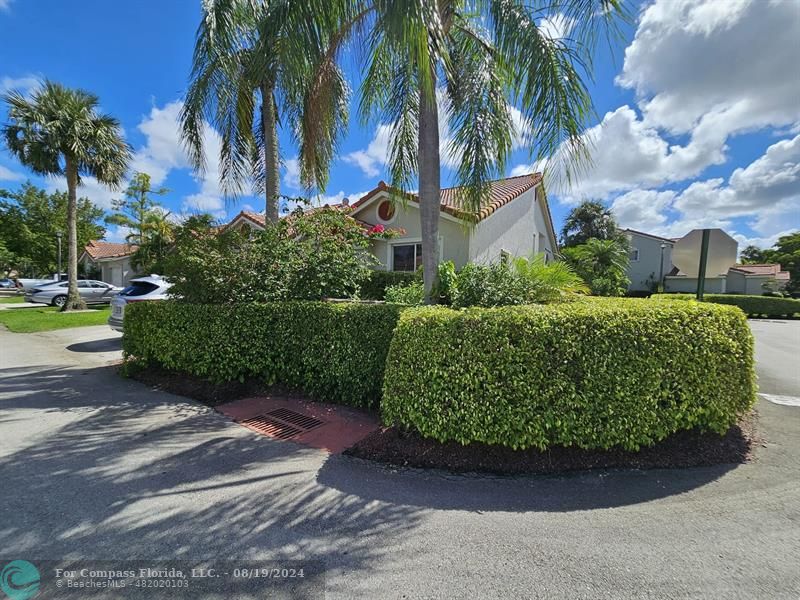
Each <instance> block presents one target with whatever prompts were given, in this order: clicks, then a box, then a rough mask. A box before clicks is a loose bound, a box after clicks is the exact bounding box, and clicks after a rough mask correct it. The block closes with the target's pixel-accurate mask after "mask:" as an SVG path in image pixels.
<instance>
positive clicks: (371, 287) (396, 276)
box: [360, 271, 422, 300]
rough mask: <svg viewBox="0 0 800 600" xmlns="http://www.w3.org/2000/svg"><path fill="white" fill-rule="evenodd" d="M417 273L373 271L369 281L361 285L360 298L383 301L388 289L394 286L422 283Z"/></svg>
mask: <svg viewBox="0 0 800 600" xmlns="http://www.w3.org/2000/svg"><path fill="white" fill-rule="evenodd" d="M421 280H422V278H421V277H420V274H419V273H417V272H414V273H411V272H404V271H373V272H372V273H370V277H369V279H368V280H367V281H366V282H364V283H362V284H361V292H360V296H361V298H362V299H364V300H383V299H384V296H385V294H386V288H387V287H391V286H393V285H409V284H411V283H412V282H414V281H421Z"/></svg>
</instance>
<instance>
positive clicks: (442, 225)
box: [353, 193, 469, 270]
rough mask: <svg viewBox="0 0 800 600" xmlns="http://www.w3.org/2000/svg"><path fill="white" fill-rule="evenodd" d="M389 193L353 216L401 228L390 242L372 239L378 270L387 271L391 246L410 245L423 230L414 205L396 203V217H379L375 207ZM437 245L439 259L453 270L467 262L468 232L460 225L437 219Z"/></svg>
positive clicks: (372, 249) (452, 221) (389, 264)
mask: <svg viewBox="0 0 800 600" xmlns="http://www.w3.org/2000/svg"><path fill="white" fill-rule="evenodd" d="M388 197H389V195H388V194H385V193H384V194H381V195H380V196H379V197H377V198H376V199H375V200H374V201H373V202H372V203H370V204H369V206H367V207H366V208H364V209H363V210H360V211H357V212H356V213H353V216H354V217H356V218H357V219H360V220H362V221H366V222H367V223H371V224H373V225H375V224H378V223H380V224H382V225H384V226H386V227H390V228H394V229H397V228H402V229H404V230H405V233H404V234H403V235H401V236H400V237H397V238H393V239H390V240H374V241H373V242H372V246H371V248H370V249H371V251H372V252H373V253H374V254H375V256H376V257H377V258H378V260H379V261H380V263H381V268H383V269H384V270H390V269H391V268H392V267H391V246H393V245H395V244H412V243H418V242H420V241H422V231H421V226H420V222H419V209H418V208H417V205H416V204H414V203H411V202H409V203H408V204H406V205H405V206H403V205H402V204H401V203H400V202H399V201H398V202H397V204H396V208H395V215H394V218H392V220H391V221H389V222H384V221H381V220H380V219H379V218H378V205H379V204H380V203H381V202H382V201H383V199H385V198H388ZM439 246H440V254H441V260H452V261H453V262H454V263H455V265H456V268H461V267H463V266H464V265H465V264H466V263H467V261H468V260H469V231H468V230H467V229H466V228H464V227H463V226H462V225H461V223H460V222H457V221H456V220H451V219H448V218H447V217H446V216H442V217H441V218H440V220H439Z"/></svg>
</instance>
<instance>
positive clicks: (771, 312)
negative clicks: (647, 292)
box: [652, 294, 800, 317]
mask: <svg viewBox="0 0 800 600" xmlns="http://www.w3.org/2000/svg"><path fill="white" fill-rule="evenodd" d="M652 297H653V298H654V299H656V300H694V298H695V296H694V294H655V295H653V296H652ZM703 301H704V302H713V303H714V304H730V305H733V306H738V307H739V308H741V309H742V310H743V311H744V313H745V314H746V315H749V316H754V317H758V316H766V317H791V316H793V315H796V314H800V300H795V299H794V298H777V297H775V296H745V295H739V294H705V295H704V296H703Z"/></svg>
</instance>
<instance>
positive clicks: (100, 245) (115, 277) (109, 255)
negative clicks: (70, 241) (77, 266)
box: [78, 240, 138, 287]
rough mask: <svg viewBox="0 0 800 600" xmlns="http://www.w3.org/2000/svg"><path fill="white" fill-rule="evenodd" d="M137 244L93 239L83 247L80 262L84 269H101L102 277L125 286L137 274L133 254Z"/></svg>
mask: <svg viewBox="0 0 800 600" xmlns="http://www.w3.org/2000/svg"><path fill="white" fill-rule="evenodd" d="M137 248H138V246H136V245H135V244H119V243H115V242H106V241H103V240H92V241H91V242H89V243H88V244H86V247H85V248H84V249H83V254H81V256H80V258H79V259H78V262H80V263H83V267H84V270H86V271H88V270H89V269H91V268H92V267H96V268H98V269H100V279H101V280H103V281H105V282H106V283H110V284H111V285H116V286H119V287H125V286H127V285H128V283H130V280H131V277H133V276H134V275H135V272H134V270H133V267H132V266H131V256H132V255H133V253H134V252H136V250H137Z"/></svg>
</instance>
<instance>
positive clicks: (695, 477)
mask: <svg viewBox="0 0 800 600" xmlns="http://www.w3.org/2000/svg"><path fill="white" fill-rule="evenodd" d="M738 466H740V465H735V464H731V465H715V466H710V467H693V468H688V469H652V470H633V469H631V470H608V471H600V470H598V471H577V472H569V473H565V474H562V475H525V476H503V475H484V474H467V475H461V474H455V473H448V472H446V471H440V470H433V469H432V470H423V469H412V468H400V467H391V466H387V465H383V464H379V463H375V462H371V461H367V460H363V459H359V458H351V457H348V456H341V455H339V456H330V457H329V458H328V460H327V461H326V462H325V464H324V465H323V466H322V468H321V469H320V470H319V473H318V474H317V482H318V483H320V484H321V485H325V486H329V487H332V488H334V489H336V490H339V491H340V492H343V493H345V494H349V495H353V496H357V497H359V498H361V499H363V500H364V501H380V502H394V503H397V504H401V505H406V506H417V507H420V508H426V509H438V510H465V511H478V512H484V511H486V512H488V511H514V512H527V511H542V512H569V511H578V510H591V509H597V508H612V507H619V506H627V505H632V504H639V503H642V502H649V501H651V500H657V499H660V498H666V497H669V496H675V495H678V494H683V493H685V492H689V491H691V490H693V489H696V488H699V487H702V486H704V485H707V484H709V483H712V482H714V481H715V480H717V479H719V478H720V477H722V476H723V475H724V474H725V473H727V472H729V471H731V470H733V469H735V468H736V467H738Z"/></svg>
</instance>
